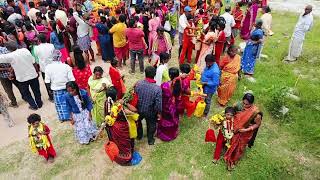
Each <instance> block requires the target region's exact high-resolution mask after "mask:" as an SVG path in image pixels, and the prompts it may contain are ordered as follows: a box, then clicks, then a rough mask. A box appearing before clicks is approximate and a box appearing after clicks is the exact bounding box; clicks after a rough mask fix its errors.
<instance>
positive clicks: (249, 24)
mask: <svg viewBox="0 0 320 180" xmlns="http://www.w3.org/2000/svg"><path fill="white" fill-rule="evenodd" d="M258 9H259V7H258V4H257V3H256V0H254V1H253V2H252V3H251V2H249V3H248V7H247V12H246V16H245V17H244V20H243V22H242V27H241V31H240V37H241V39H243V40H248V39H249V38H250V33H251V30H252V28H253V25H254V23H255V22H256V18H257V14H258Z"/></svg>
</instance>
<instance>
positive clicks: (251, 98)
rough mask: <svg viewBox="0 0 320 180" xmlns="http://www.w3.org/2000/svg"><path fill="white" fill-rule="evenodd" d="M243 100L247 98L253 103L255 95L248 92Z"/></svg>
mask: <svg viewBox="0 0 320 180" xmlns="http://www.w3.org/2000/svg"><path fill="white" fill-rule="evenodd" d="M242 100H247V101H248V102H249V103H250V104H253V102H254V95H253V94H251V93H246V94H245V95H244V96H243V98H242Z"/></svg>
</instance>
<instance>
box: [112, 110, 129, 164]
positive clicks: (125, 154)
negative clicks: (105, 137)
mask: <svg viewBox="0 0 320 180" xmlns="http://www.w3.org/2000/svg"><path fill="white" fill-rule="evenodd" d="M120 116H121V115H120ZM109 130H110V134H111V139H110V140H111V141H113V142H114V143H115V144H116V145H117V146H118V148H119V155H118V156H117V157H116V158H115V160H114V161H115V162H117V163H118V164H119V165H122V166H126V165H130V162H131V159H132V152H133V140H132V139H130V135H129V126H128V122H127V121H121V120H117V121H116V122H115V123H114V124H113V126H111V127H110V128H109Z"/></svg>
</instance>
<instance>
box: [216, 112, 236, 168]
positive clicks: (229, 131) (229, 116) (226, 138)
mask: <svg viewBox="0 0 320 180" xmlns="http://www.w3.org/2000/svg"><path fill="white" fill-rule="evenodd" d="M235 112H236V111H235V109H234V108H233V107H227V108H226V109H225V120H224V121H223V122H222V124H221V126H220V127H219V134H218V137H217V143H216V149H215V151H214V155H213V161H212V162H213V163H217V162H218V160H219V159H220V155H221V151H222V148H223V147H224V145H225V146H227V148H229V146H230V140H231V138H232V136H233V119H234V115H235Z"/></svg>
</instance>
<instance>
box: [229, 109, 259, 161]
mask: <svg viewBox="0 0 320 180" xmlns="http://www.w3.org/2000/svg"><path fill="white" fill-rule="evenodd" d="M258 112H259V109H258V108H257V107H256V106H255V105H252V106H251V107H250V108H249V109H243V110H242V111H239V112H237V113H236V115H235V117H234V131H237V130H239V129H242V128H247V127H248V126H249V124H250V123H251V121H252V120H253V119H254V118H255V117H256V115H257V114H258ZM253 133H254V131H249V132H244V133H236V134H234V136H233V137H232V139H231V143H230V145H231V146H230V148H229V149H228V150H227V152H226V154H225V156H224V160H225V162H226V163H227V165H228V166H232V165H235V164H236V163H237V162H238V161H239V160H240V158H241V157H242V155H243V154H244V152H245V149H246V146H247V145H248V142H249V141H250V139H251V137H252V135H253Z"/></svg>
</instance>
